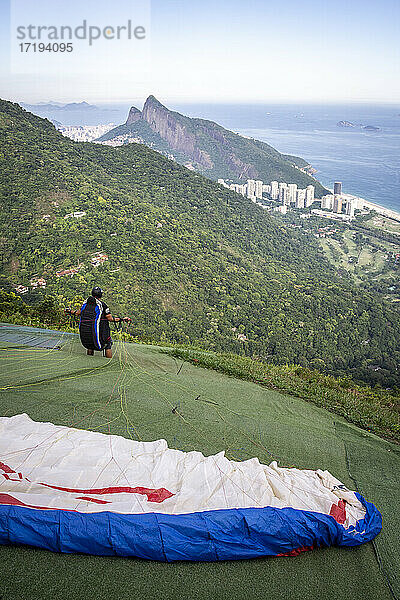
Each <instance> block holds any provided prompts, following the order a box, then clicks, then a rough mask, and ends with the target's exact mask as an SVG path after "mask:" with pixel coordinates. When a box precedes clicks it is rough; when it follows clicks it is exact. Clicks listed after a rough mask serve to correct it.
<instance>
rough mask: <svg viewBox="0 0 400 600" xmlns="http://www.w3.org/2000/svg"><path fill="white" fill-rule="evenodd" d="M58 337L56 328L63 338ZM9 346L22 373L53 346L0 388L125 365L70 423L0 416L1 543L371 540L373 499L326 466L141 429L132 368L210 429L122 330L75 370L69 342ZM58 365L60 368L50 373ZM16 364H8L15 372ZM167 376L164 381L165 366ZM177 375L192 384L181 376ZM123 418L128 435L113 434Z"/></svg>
mask: <svg viewBox="0 0 400 600" xmlns="http://www.w3.org/2000/svg"><path fill="white" fill-rule="evenodd" d="M63 342H64V339H63V335H61V339H60V342H59V344H58V345H61V346H62V345H63ZM13 352H14V355H15V360H16V361H18V362H17V363H16V364H18V369H16V370H18V373H19V374H22V373H23V374H24V376H27V375H29V373H30V372H31V371H32V372H33V371H34V370H35V369H36V362H35V363H34V365H33V366H32V367H30V366H29V361H30V360H31V359H32V353H35V354H36V353H37V352H40V356H41V357H42V358H44V359H45V365H46V360H47V359H48V358H49V356H50V355H51V359H52V360H51V361H50V362H51V364H50V366H49V370H48V371H46V367H45V366H44V367H43V371H42V374H41V379H40V380H39V381H36V382H33V383H32V382H31V383H26V384H24V383H18V384H16V383H12V382H11V383H9V384H6V385H4V386H2V387H0V390H2V391H9V392H10V391H12V390H21V389H23V388H24V387H25V388H27V389H31V388H32V387H34V386H40V385H42V384H45V383H48V382H50V381H54V382H62V381H68V380H71V379H83V378H88V377H89V378H95V377H96V376H97V375H99V374H101V373H104V372H105V371H104V369H107V368H108V367H109V366H110V363H111V361H113V365H114V367H115V365H116V363H117V365H118V368H117V369H115V368H114V371H115V372H116V379H115V382H114V383H113V385H112V389H111V393H110V395H109V397H108V399H107V400H106V402H105V403H103V405H101V404H100V405H98V404H97V405H96V408H94V409H93V410H92V411H91V412H89V413H88V414H84V415H82V413H81V412H80V410H79V407H78V411H77V412H74V415H73V418H72V421H71V422H70V424H69V426H68V427H67V426H62V425H55V424H52V423H48V422H40V421H34V420H32V419H31V418H30V417H29V416H28V415H27V414H17V415H14V416H4V417H0V544H27V545H31V546H36V547H40V548H46V549H49V550H52V551H55V552H68V553H70V552H82V553H87V554H96V555H111V556H115V555H116V556H132V557H139V558H147V559H152V560H160V561H174V560H194V561H216V560H226V559H244V558H253V557H260V556H282V555H285V556H288V555H289V556H295V555H297V554H298V553H299V552H302V551H305V550H311V549H313V548H317V547H321V546H331V545H337V546H347V547H348V546H357V545H360V544H363V543H365V542H368V541H370V540H372V539H373V538H374V537H375V536H376V535H377V534H378V533H379V531H380V529H381V527H382V519H381V515H380V513H379V511H378V510H377V508H376V507H375V506H374V505H373V504H371V503H369V502H367V500H365V499H364V498H363V497H362V496H361V495H360V494H359V493H358V492H355V491H351V490H348V489H347V488H346V487H345V486H344V485H343V484H342V483H341V482H340V481H339V480H337V479H336V478H335V477H334V476H333V475H331V474H330V473H329V472H328V471H324V470H307V469H303V470H300V469H297V468H294V467H280V466H278V463H277V461H276V460H273V461H272V462H271V463H270V464H268V465H266V464H262V463H260V462H259V460H258V458H251V459H249V460H236V459H235V458H234V456H233V455H232V458H231V459H229V458H228V457H227V456H226V454H225V452H224V451H221V452H219V453H217V454H214V455H211V456H204V455H203V454H202V453H201V452H198V451H196V450H192V451H189V452H188V451H186V452H184V451H182V450H180V449H176V448H169V447H168V445H167V442H166V441H165V440H164V439H158V440H155V441H144V440H142V439H141V437H140V435H139V432H138V427H137V425H136V424H135V423H133V421H132V418H131V416H130V411H129V403H128V391H129V384H130V383H131V382H132V379H133V378H135V379H136V380H137V382H138V383H140V384H143V385H146V386H150V387H151V388H152V389H153V390H154V392H155V393H156V394H157V397H158V398H159V399H160V400H162V401H163V402H165V403H166V406H168V408H169V413H171V412H172V413H173V414H174V415H175V416H176V418H178V419H179V420H180V422H181V423H182V426H185V427H190V428H191V429H192V430H193V431H194V432H196V433H197V434H198V435H199V436H201V437H200V438H199V439H204V437H205V436H206V435H207V433H206V432H205V431H204V429H201V428H199V427H198V425H197V423H195V422H193V421H192V420H191V419H189V418H188V417H187V416H185V415H184V414H183V412H182V411H181V410H180V408H179V406H177V405H175V403H174V402H172V401H171V399H170V398H168V396H167V395H166V394H164V393H163V392H162V391H161V390H160V389H158V387H157V384H156V379H157V378H156V376H154V374H150V373H148V372H147V371H146V370H145V369H144V368H143V367H142V366H141V365H140V364H139V362H138V361H136V360H135V358H134V357H133V356H132V354H130V353H129V352H128V348H127V344H125V343H123V342H122V341H117V343H116V354H115V356H114V358H112V359H108V360H105V359H104V362H103V363H102V364H101V365H100V366H93V367H89V368H87V369H80V370H78V371H75V372H74V371H70V372H68V369H69V368H71V367H75V362H77V361H79V360H80V357H79V355H73V354H72V353H70V354H69V355H68V359H66V358H65V354H66V352H65V351H64V352H63V353H62V354H63V356H62V357H61V356H60V358H59V359H58V358H57V355H56V353H57V352H58V351H57V350H54V349H50V350H43V349H40V350H39V349H35V348H30V349H29V350H27V349H24V350H21V349H15V350H14V351H13V349H12V348H9V349H8V351H7V356H11V355H12V354H13ZM27 352H28V355H27ZM19 357H22V358H19ZM20 361H22V363H21V362H20ZM59 365H62V371H63V373H61V374H59V375H56V376H54V368H55V367H56V368H57V367H58V366H59ZM16 370H15V371H16ZM15 371H13V370H8V371H7V375H8V376H11V377H13V376H14V373H15ZM163 381H164V383H165V382H166V381H167V382H168V380H167V379H166V377H163ZM171 383H173V384H174V385H175V386H177V385H178V386H180V387H181V388H182V389H183V390H186V391H188V392H190V393H191V394H192V393H193V390H190V389H189V388H187V387H185V386H184V385H183V384H182V383H177V382H176V381H175V380H174V381H173V382H172V381H171ZM203 397H204V395H203ZM116 399H117V402H116ZM42 401H43V400H42ZM116 406H118V408H117V411H116V413H115V414H113V415H112V416H111V418H108V419H106V420H105V422H104V423H101V424H99V425H95V426H92V420H95V421H97V420H98V419H99V418H100V416H101V415H102V414H105V413H106V412H110V411H113V410H114V407H116ZM208 406H209V408H210V410H212V411H213V412H214V414H215V415H217V416H218V418H219V419H220V420H221V421H224V420H225V418H224V415H223V414H222V409H221V407H220V404H219V403H218V402H215V401H213V399H210V400H209V401H208ZM10 408H11V407H10ZM226 410H228V411H230V409H229V408H226ZM230 412H233V411H230ZM234 414H236V413H234ZM121 422H123V423H124V437H122V436H117V435H112V434H111V429H113V430H115V429H116V425H117V424H120V423H121ZM226 426H227V427H229V428H231V427H232V424H231V423H228V422H226ZM83 427H89V428H90V430H86V429H84V428H83ZM98 429H101V430H103V431H107V430H108V433H100V432H99V431H97V430H98ZM237 429H238V431H239V433H240V434H241V435H242V437H247V439H248V441H249V442H250V443H251V444H252V445H253V446H256V447H258V448H259V449H261V450H263V452H265V453H266V455H267V456H268V459H269V460H270V459H271V458H277V457H274V456H273V455H272V453H271V452H269V451H268V449H267V448H265V447H264V445H263V444H262V442H261V440H260V441H258V440H253V439H251V438H250V437H249V436H248V435H247V434H246V433H245V432H244V431H242V430H241V429H240V428H237ZM132 434H133V435H132ZM178 445H179V444H178Z"/></svg>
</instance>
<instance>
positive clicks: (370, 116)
mask: <svg viewBox="0 0 400 600" xmlns="http://www.w3.org/2000/svg"><path fill="white" fill-rule="evenodd" d="M170 108H174V109H175V110H178V111H179V112H182V113H184V114H187V115H188V116H193V117H195V116H198V117H203V118H206V119H211V120H213V121H216V122H217V123H220V124H221V125H223V126H224V127H227V128H228V129H232V130H233V131H236V132H238V133H241V134H242V135H247V136H250V137H254V138H257V139H259V140H262V141H264V142H267V143H269V144H271V146H274V148H276V149H277V150H279V151H280V152H284V153H285V154H295V155H297V156H301V157H303V158H304V159H306V160H307V161H309V162H310V164H311V165H312V166H313V167H314V168H315V169H317V173H316V174H315V177H316V178H317V179H319V181H321V183H322V184H323V185H324V186H325V187H327V188H328V189H332V188H333V182H334V181H342V183H343V192H344V193H348V194H355V195H357V196H360V197H362V198H364V199H365V200H369V201H371V202H375V203H377V204H381V205H382V206H385V207H386V208H390V209H392V210H396V211H398V212H400V107H399V106H393V105H382V106H373V105H367V104H358V105H355V104H352V105H329V104H326V105H314V104H304V105H300V104H285V105H283V104H279V105H277V104H257V105H228V104H226V105H222V104H219V105H211V104H210V105H209V104H196V105H194V104H190V105H188V104H187V105H175V106H171V107H170ZM339 121H348V122H351V123H353V124H354V125H355V127H339V126H338V125H337V123H338V122H339ZM362 126H372V127H379V130H378V131H367V130H364V129H362Z"/></svg>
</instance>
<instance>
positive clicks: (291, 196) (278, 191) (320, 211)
mask: <svg viewBox="0 0 400 600" xmlns="http://www.w3.org/2000/svg"><path fill="white" fill-rule="evenodd" d="M218 183H219V184H221V185H223V186H224V187H226V188H228V189H230V190H233V191H234V192H237V193H238V194H241V195H242V196H245V197H247V198H249V199H250V200H252V201H253V202H255V203H256V204H258V205H260V206H262V207H263V208H269V207H267V206H265V204H263V202H262V201H263V200H267V201H271V200H272V201H275V202H277V203H279V204H278V205H277V206H274V207H273V210H274V211H277V212H280V213H282V214H286V212H287V211H288V210H290V209H292V208H297V209H307V208H310V207H311V206H312V205H313V204H314V203H315V202H318V203H319V204H320V208H317V207H316V208H312V209H311V213H313V214H316V215H318V216H320V217H326V218H331V219H332V218H334V219H339V220H343V221H351V220H352V219H353V218H354V211H355V209H356V208H362V207H363V206H362V204H361V205H359V202H358V201H359V199H358V198H357V197H356V196H350V195H349V194H343V193H342V183H341V182H340V181H335V183H334V189H333V194H326V195H325V196H323V197H322V198H321V199H318V198H315V187H314V186H313V185H308V186H307V187H306V188H305V189H302V188H299V187H297V184H296V183H285V182H282V181H271V182H270V183H269V184H266V183H264V182H263V181H261V180H259V179H257V180H255V179H248V180H247V183H245V184H239V183H230V184H229V183H227V182H226V181H225V180H224V179H218Z"/></svg>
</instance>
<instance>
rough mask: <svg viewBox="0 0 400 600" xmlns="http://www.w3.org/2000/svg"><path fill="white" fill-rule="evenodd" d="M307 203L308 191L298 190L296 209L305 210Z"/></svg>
mask: <svg viewBox="0 0 400 600" xmlns="http://www.w3.org/2000/svg"><path fill="white" fill-rule="evenodd" d="M305 202H306V190H297V192H296V208H304V206H305Z"/></svg>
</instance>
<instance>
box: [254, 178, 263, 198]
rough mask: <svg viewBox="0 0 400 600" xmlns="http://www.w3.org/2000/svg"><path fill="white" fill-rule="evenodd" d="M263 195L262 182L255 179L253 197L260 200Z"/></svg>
mask: <svg viewBox="0 0 400 600" xmlns="http://www.w3.org/2000/svg"><path fill="white" fill-rule="evenodd" d="M262 194H263V182H262V181H260V179H257V181H256V186H255V197H256V198H260V199H262Z"/></svg>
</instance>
